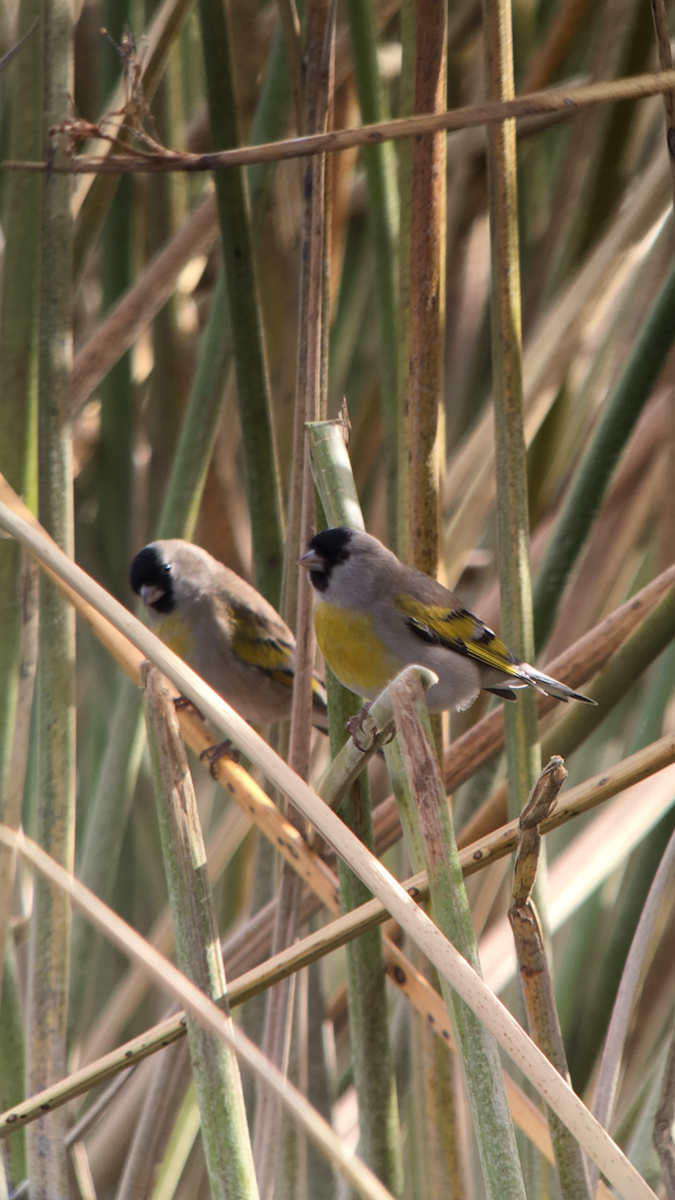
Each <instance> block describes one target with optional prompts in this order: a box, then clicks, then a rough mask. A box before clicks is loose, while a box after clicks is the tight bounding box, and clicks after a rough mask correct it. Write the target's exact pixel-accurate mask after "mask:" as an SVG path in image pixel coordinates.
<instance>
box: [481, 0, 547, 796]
mask: <svg viewBox="0 0 675 1200" xmlns="http://www.w3.org/2000/svg"><path fill="white" fill-rule="evenodd" d="M483 38H484V44H485V76H486V90H487V96H486V99H487V100H498V101H499V100H510V99H512V98H513V95H514V87H513V47H512V42H511V3H510V0H496V2H494V3H492V2H491V0H483ZM487 146H488V152H487V163H488V199H489V208H490V247H491V262H492V295H491V315H492V374H493V394H494V412H495V441H496V458H497V528H498V552H499V579H500V588H501V613H502V636H503V638H504V640H505V642H506V643H507V645H509V646H510V647H511V648H512V650H513V651H514V652H515V653H516V654H517V655H519V657H520V658H522V659H524V661H525V662H532V661H533V656H534V635H533V626H532V595H531V589H530V561H529V538H530V530H529V518H528V509H527V462H526V456H525V436H524V431H523V379H522V340H521V318H520V264H519V256H518V195H517V183H516V125H515V121H504V122H502V123H500V124H499V125H491V126H490V127H489V129H488V130H487ZM508 708H509V711H508V712H505V714H504V720H505V726H506V757H507V764H508V779H509V811H510V812H511V813H512V814H513V815H516V814H517V813H518V812H519V811H520V808H521V806H522V804H523V803H524V801H525V798H526V796H527V795H528V794H529V792H530V789H531V788H532V787H533V785H534V782H535V780H536V778H537V775H538V773H539V767H540V762H539V747H538V743H537V708H536V696H535V694H534V692H531V693H529V694H528V695H527V696H522V697H520V699H519V702H518V704H514V705H509V706H508Z"/></svg>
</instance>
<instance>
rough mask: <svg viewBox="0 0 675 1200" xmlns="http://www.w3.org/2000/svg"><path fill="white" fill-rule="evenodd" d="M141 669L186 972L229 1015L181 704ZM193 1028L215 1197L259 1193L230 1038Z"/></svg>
mask: <svg viewBox="0 0 675 1200" xmlns="http://www.w3.org/2000/svg"><path fill="white" fill-rule="evenodd" d="M141 675H142V681H143V690H144V705H143V706H144V710H145V722H146V730H147V735H148V746H149V750H150V762H151V766H152V776H153V783H154V789H155V801H156V804H157V816H158V820H159V830H160V837H161V843H162V856H163V858H164V870H165V873H166V880H167V886H168V890H169V902H170V905H171V912H172V917H173V925H174V931H175V940H176V961H177V963H178V966H179V969H180V970H181V971H182V972H183V974H184V975H187V977H188V978H189V979H191V980H192V982H193V983H195V984H196V985H197V987H199V988H200V989H201V991H203V992H204V994H205V995H207V996H210V998H211V999H212V1000H213V1001H215V1002H216V1004H220V1005H221V1006H223V1007H224V1009H225V1015H226V1017H227V1018H228V1019H229V1008H228V1005H227V985H226V982H225V969H224V966H223V959H222V953H221V949H220V939H219V936H218V922H217V918H216V912H215V908H214V905H213V895H212V893H211V886H210V883H209V878H208V870H207V866H206V853H205V849H204V840H203V836H202V831H201V824H200V821H199V813H198V810H197V799H196V796H195V791H194V785H193V783H192V777H191V775H190V771H189V767H188V763H187V756H186V753H185V746H184V743H183V739H182V737H181V734H180V729H179V726H178V719H177V717H176V710H175V707H174V703H173V700H172V698H171V696H170V695H169V693H168V691H167V690H166V688H164V687H163V685H162V678H161V675H160V672H159V671H158V670H157V669H156V668H155V667H151V666H150V665H149V664H147V666H146V667H145V668H144V669H143V670H142V672H141ZM187 1033H188V1041H189V1044H190V1057H191V1060H192V1075H193V1079H194V1082H195V1088H196V1093H197V1103H198V1105H199V1112H200V1116H201V1132H202V1142H203V1146H204V1156H205V1159H206V1167H207V1171H208V1176H209V1185H210V1190H211V1194H212V1196H213V1197H214V1200H215V1198H216V1197H218V1198H222V1200H257V1198H258V1186H257V1183H256V1178H255V1172H254V1169H253V1154H252V1152H251V1143H250V1139H249V1133H248V1127H247V1124H246V1113H245V1109H244V1094H243V1091H242V1086H241V1078H240V1075H239V1067H238V1064H237V1060H236V1057H235V1055H234V1053H233V1051H232V1050H231V1048H230V1047H229V1046H226V1045H225V1044H224V1043H223V1042H222V1041H220V1040H219V1039H217V1038H214V1037H213V1035H212V1034H209V1033H207V1032H206V1031H205V1030H204V1029H203V1028H202V1027H201V1026H200V1024H199V1023H198V1022H197V1021H195V1020H194V1018H193V1017H191V1016H189V1015H188V1017H187Z"/></svg>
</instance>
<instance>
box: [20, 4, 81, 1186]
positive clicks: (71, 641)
mask: <svg viewBox="0 0 675 1200" xmlns="http://www.w3.org/2000/svg"><path fill="white" fill-rule="evenodd" d="M41 33H42V135H41V136H42V146H43V153H44V154H45V156H50V157H53V161H54V162H57V163H58V162H61V161H63V160H65V158H66V155H65V153H64V152H63V151H62V150H61V151H59V150H56V151H53V150H52V147H51V143H50V138H49V129H50V127H51V126H52V125H54V124H57V123H58V122H59V121H60V120H61V119H62V114H63V113H64V112H67V111H68V108H69V96H70V95H72V92H73V18H72V11H71V6H70V3H69V2H68V0H48V2H47V3H46V4H45V5H43V7H42V13H41ZM70 202H71V184H70V183H69V182H68V177H67V175H66V176H64V175H56V174H54V175H51V174H50V175H46V176H45V178H44V180H43V183H42V200H41V211H40V222H39V230H40V235H39V236H40V302H39V321H40V334H39V354H38V370H39V379H38V437H39V448H40V453H39V467H38V484H39V514H40V520H41V522H42V524H43V525H44V527H45V529H46V530H47V532H48V533H49V534H51V536H52V537H53V538H54V540H55V541H56V542H57V543H58V545H59V546H60V547H61V548H62V550H63V551H65V553H66V554H67V555H69V556H71V557H72V555H73V553H74V528H73V460H72V427H71V408H72V398H71V370H72V348H73V335H72V319H73V312H72V304H73V294H72V266H73V263H72V248H73V243H72V218H71V210H70ZM36 696H37V736H38V751H37V753H38V767H37V772H38V799H37V804H36V813H35V830H36V837H37V840H38V841H39V843H40V845H41V846H42V847H43V848H44V850H45V851H46V852H47V853H48V854H49V855H50V856H51V857H52V858H54V859H55V860H56V861H57V862H58V863H59V864H61V866H63V867H64V868H65V869H66V870H67V871H72V869H73V861H74V850H75V614H74V612H73V609H72V607H71V606H70V604H69V603H68V601H67V600H66V599H65V598H64V597H63V596H62V595H61V594H60V593H59V592H58V590H57V589H56V588H55V586H54V584H53V583H52V582H51V581H50V580H47V579H46V578H44V576H43V577H42V578H41V579H40V616H39V673H38V683H37V692H36ZM70 936H71V912H70V905H69V904H68V902H67V900H66V898H65V896H64V895H63V894H62V893H61V892H56V893H55V892H54V890H53V888H52V887H51V886H50V885H49V883H47V881H46V880H45V879H44V878H42V877H40V878H39V879H36V881H35V892H34V896H33V909H32V915H31V925H30V944H29V954H28V1020H27V1046H28V1052H27V1063H26V1083H27V1088H28V1091H30V1092H34V1091H38V1090H40V1089H41V1088H43V1087H45V1086H46V1085H47V1084H49V1083H53V1082H55V1081H56V1080H57V1079H59V1078H61V1077H62V1076H63V1074H64V1071H65V1068H66V1032H67V1006H68V976H69V954H70ZM64 1118H65V1114H60V1115H59V1116H58V1117H57V1118H56V1120H54V1121H52V1120H50V1121H48V1122H38V1123H37V1124H36V1125H35V1126H34V1127H33V1128H32V1129H31V1131H30V1132H29V1135H28V1177H29V1179H30V1189H31V1194H32V1195H34V1196H36V1197H39V1196H48V1195H64V1196H65V1195H67V1192H68V1173H67V1156H66V1152H65V1148H64V1143H63V1139H64V1136H65V1130H66V1123H65V1119H64Z"/></svg>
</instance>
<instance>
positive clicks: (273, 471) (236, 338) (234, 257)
mask: <svg viewBox="0 0 675 1200" xmlns="http://www.w3.org/2000/svg"><path fill="white" fill-rule="evenodd" d="M199 19H200V25H201V31H202V47H203V52H204V66H205V70H206V88H207V98H208V107H209V123H210V127H211V137H212V142H213V146H214V149H218V150H225V149H228V148H230V147H233V146H237V145H239V133H238V128H237V102H236V94H235V85H234V73H233V65H232V55H233V47H232V39H231V33H230V24H229V13H228V6H227V4H223V3H222V0H200V3H199ZM215 184H216V197H217V201H218V215H219V218H220V227H221V237H222V242H223V254H224V257H225V279H226V282H227V290H228V296H229V300H230V320H231V322H232V339H233V345H234V360H235V371H236V377H237V393H238V397H239V412H240V420H241V430H242V442H243V447H244V458H245V462H246V484H247V494H248V504H249V511H250V514H251V530H252V536H253V562H254V567H255V576H256V585H257V587H258V588H259V589H260V591H261V592H262V593H263V595H264V596H265V597H266V598H267V599H268V600H269V601H270V602H271V603H272V604H274V605H278V604H279V595H280V587H281V567H282V554H283V551H282V546H283V533H282V519H281V495H280V487H279V471H278V465H277V457H276V449H275V445H274V435H273V428H272V414H271V400H270V394H269V381H268V377H267V365H266V362H265V347H264V339H263V328H262V321H261V309H260V302H259V298H258V287H257V282H256V273H255V263H254V258H253V247H252V243H251V229H250V218H249V208H248V196H247V190H246V176H245V174H244V171H243V169H239V168H237V169H235V170H234V171H217V172H216V176H215Z"/></svg>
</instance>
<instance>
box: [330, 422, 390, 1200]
mask: <svg viewBox="0 0 675 1200" xmlns="http://www.w3.org/2000/svg"><path fill="white" fill-rule="evenodd" d="M347 436H348V423H347V418H346V414H345V413H344V412H343V413H342V414H341V416H340V418H338V420H336V421H315V422H311V423H310V424H309V425H308V426H307V447H308V453H309V461H310V466H311V471H312V477H313V480H314V484H315V486H316V488H317V491H318V493H319V496H320V499H321V503H322V506H323V510H324V516H325V518H326V521H327V522H328V524H329V525H330V526H342V525H350V526H351V527H352V528H355V529H364V527H365V526H364V521H363V514H362V513H361V508H360V505H359V499H358V495H357V492H356V485H355V483H354V477H353V474H352V470H351V463H350V461H349V454H348V452H347V445H346V439H347ZM326 672H327V680H326V683H327V687H328V716H329V728H330V742H331V754H332V755H333V756H334V758H333V764H335V763H337V762H338V760H340V761H341V762H342V761H344V760H346V764H345V765H346V766H347V773H348V776H347V777H348V778H349V779H350V786H349V789H348V790H347V789H346V788H345V786H344V785H345V773H344V768H343V770H341V771H339V772H338V770H337V768H335V767H333V769H332V774H331V772H330V771H329V776H328V780H324V786H325V787H326V788H327V790H328V791H332V807H336V806H337V804H338V803H339V805H340V807H339V813H340V817H341V818H342V820H343V821H344V822H345V824H346V825H347V826H348V828H349V829H351V830H352V831H353V832H354V833H355V834H356V835H357V837H359V838H360V839H361V841H362V842H363V844H364V845H365V846H367V847H368V849H369V850H371V851H373V852H374V850H375V840H374V835H373V824H372V813H371V806H370V788H369V785H368V773H367V771H366V770H365V769H364V767H365V765H366V763H367V758H368V757H370V755H371V754H372V753H374V750H375V748H376V746H377V744H378V743H380V742H381V741H382V740H383V739H382V736H378V730H379V729H380V728H381V726H380V721H381V722H382V723H383V724H384V726H385V727H387V726H388V725H389V724H390V723H391V721H390V719H388V718H389V717H390V713H391V710H390V709H389V707H388V704H387V700H388V698H387V697H385V701H384V705H380V704H379V701H376V702H375V704H374V705H373V709H374V711H373V709H371V713H369V714H368V715H367V716H366V717H364V718H363V721H362V722H361V724H362V725H364V724H365V726H366V728H365V730H364V737H365V738H366V740H370V739H369V738H368V732H370V734H372V742H371V745H370V746H369V750H368V754H367V755H365V754H363V753H359V751H358V750H357V748H356V746H355V745H354V741H353V739H352V737H351V736H349V734H346V731H345V726H346V722H348V720H349V718H351V717H352V716H354V714H356V713H358V711H359V708H360V704H359V701H358V698H357V697H356V696H355V695H354V694H353V692H350V691H348V689H347V688H345V687H343V686H342V684H341V683H339V682H338V680H337V679H336V678H335V676H334V675H333V673H332V672H331V671H330V669H329V668H328V666H326ZM383 708H384V711H383ZM356 719H357V721H358V720H359V718H358V717H357V718H356ZM359 758H360V760H361V772H360V773H359V774H357V773H356V772H355V771H352V770H350V769H349V764H353V765H355V762H356V761H357V759H359ZM333 781H339V782H338V786H337V788H333ZM338 796H340V797H341V800H340V801H338ZM329 802H331V801H329ZM338 874H339V879H340V900H341V907H342V912H343V914H345V913H347V912H349V911H351V910H353V909H356V908H358V907H359V906H360V905H362V904H364V903H366V902H367V901H368V900H369V899H370V892H369V891H368V888H367V887H366V886H365V884H364V883H363V882H362V881H361V880H360V879H359V878H358V876H357V875H355V874H354V872H353V871H351V870H350V868H349V866H348V865H347V864H346V863H344V862H342V861H341V860H338ZM347 999H348V1006H349V1027H350V1035H351V1043H352V1059H353V1063H354V1083H355V1085H356V1095H357V1102H358V1110H359V1130H360V1146H361V1152H362V1154H363V1157H364V1159H365V1161H366V1162H367V1163H368V1165H369V1166H370V1167H371V1169H372V1170H373V1171H374V1172H375V1174H376V1175H377V1176H378V1178H379V1179H381V1180H382V1182H383V1183H384V1184H385V1185H386V1186H387V1187H389V1188H390V1190H391V1191H392V1192H393V1193H394V1194H395V1195H397V1196H399V1195H401V1194H402V1190H403V1158H402V1153H401V1136H400V1127H399V1114H398V1101H397V1095H396V1079H395V1075H394V1056H393V1053H392V1046H391V1038H390V1033H389V1015H388V1005H387V993H386V987H385V970H384V957H383V946H382V934H381V931H380V930H379V929H372V930H369V931H368V932H367V933H366V934H364V935H363V936H362V937H360V938H359V939H358V940H355V941H350V942H349V944H348V946H347Z"/></svg>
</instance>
